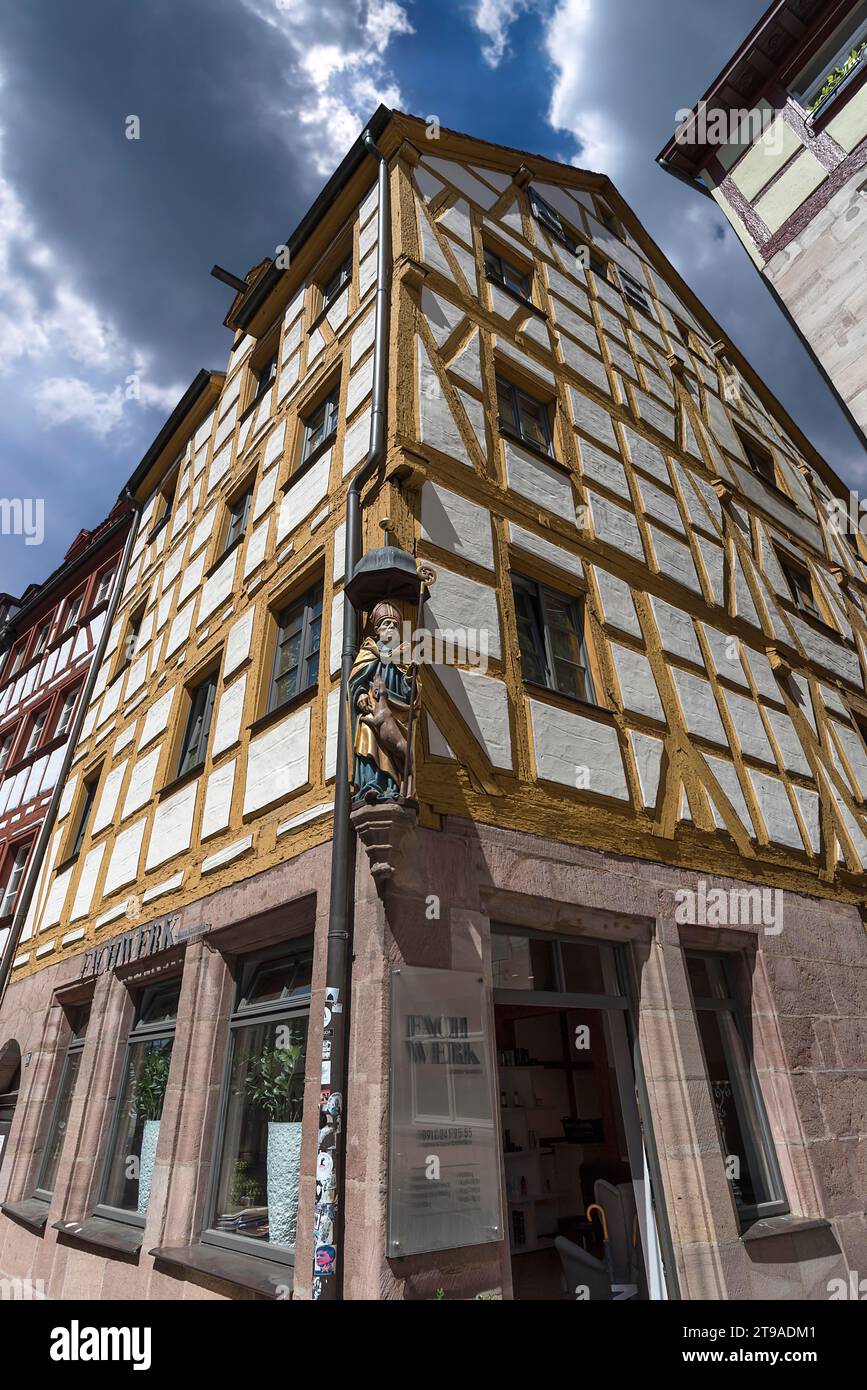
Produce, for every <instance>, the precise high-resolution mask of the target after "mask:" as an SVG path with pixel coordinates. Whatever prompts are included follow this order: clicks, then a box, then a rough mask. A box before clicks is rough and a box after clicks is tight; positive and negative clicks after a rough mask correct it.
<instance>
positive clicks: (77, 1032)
mask: <svg viewBox="0 0 867 1390" xmlns="http://www.w3.org/2000/svg"><path fill="white" fill-rule="evenodd" d="M89 1018H90V1005H89V1004H82V1005H80V1006H79V1007H78V1008H75V1009H73V1010H72V1014H71V1018H70V1025H71V1028H72V1036H71V1038H70V1040H69V1046H68V1048H67V1049H66V1060H65V1062H64V1064H63V1073H62V1075H61V1078H60V1086H59V1087H58V1090H57V1100H56V1101H55V1103H54V1110H53V1112H52V1115H51V1123H50V1124H49V1126H48V1135H47V1137H46V1140H45V1148H44V1149H43V1151H42V1162H41V1164H40V1166H39V1175H38V1177H37V1180H36V1190H35V1195H36V1196H37V1197H42V1198H43V1199H44V1200H45V1201H49V1200H50V1198H51V1194H52V1193H53V1191H54V1183H55V1180H56V1178H57V1165H58V1163H59V1162H60V1153H61V1150H62V1148H63V1141H64V1139H65V1137H66V1127H67V1125H68V1123H69V1111H70V1108H71V1106H72V1098H73V1096H74V1095H75V1086H76V1082H77V1081H78V1073H79V1069H80V1067H81V1054H82V1052H83V1051H84V1043H85V1039H86V1037H87V1024H88V1021H89Z"/></svg>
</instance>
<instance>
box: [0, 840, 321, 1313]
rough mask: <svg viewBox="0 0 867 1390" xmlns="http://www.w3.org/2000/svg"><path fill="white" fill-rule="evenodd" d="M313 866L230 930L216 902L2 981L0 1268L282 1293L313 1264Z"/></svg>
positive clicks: (90, 1295)
mask: <svg viewBox="0 0 867 1390" xmlns="http://www.w3.org/2000/svg"><path fill="white" fill-rule="evenodd" d="M322 862H323V856H322V855H321V854H319V853H318V852H317V851H312V852H311V853H310V855H309V856H307V860H306V863H305V864H302V865H299V864H298V863H296V865H295V874H294V879H295V882H296V886H297V887H300V888H301V890H302V891H301V892H300V894H296V895H294V896H291V897H290V896H289V895H288V894H287V892H286V884H285V881H284V879H283V878H281V881H280V882H279V883H278V882H272V883H270V884H265V885H264V886H263V885H262V884H260V885H259V893H258V898H259V901H260V903H261V904H262V906H263V907H264V908H265V910H263V911H260V912H258V913H257V914H255V915H254V916H249V917H246V918H241V919H236V920H233V917H234V914H235V912H236V910H237V906H238V902H239V895H237V894H236V893H234V892H233V891H232V890H228V891H227V890H223V891H222V892H217V893H215V894H213V895H212V896H211V897H210V898H208V899H204V900H202V901H200V902H199V903H198V904H196V905H193V906H191V907H189V908H187V909H183V910H181V911H179V912H177V913H174V914H171V915H169V916H163V917H161V918H156V919H153V920H152V921H150V922H146V923H143V924H141V925H136V926H133V927H130V928H129V929H128V930H127V931H125V932H122V933H119V934H118V935H117V936H115V937H113V938H111V939H110V940H107V941H103V942H101V943H100V944H99V946H98V947H96V948H93V947H92V948H90V949H88V950H87V951H84V952H81V953H80V954H79V955H77V956H71V957H69V958H68V959H67V960H66V961H64V962H63V963H62V964H59V965H57V966H51V967H48V968H46V969H44V970H42V971H39V972H37V973H35V974H32V975H31V976H29V977H28V978H27V979H25V980H22V981H20V982H17V983H15V984H14V985H12V986H11V987H10V989H9V991H8V993H7V996H6V1000H5V1002H4V1010H3V1018H4V1028H5V1029H6V1030H7V1032H9V1033H10V1034H11V1037H12V1038H13V1039H14V1040H15V1042H14V1046H15V1048H16V1049H17V1047H18V1046H19V1042H18V1040H19V1039H20V1040H21V1043H20V1045H21V1050H22V1052H23V1055H24V1059H25V1062H26V1065H25V1066H24V1067H23V1068H22V1078H23V1079H22V1082H21V1086H20V1103H19V1104H18V1106H17V1107H16V1109H15V1111H14V1118H13V1117H12V1116H11V1115H10V1119H11V1135H10V1139H9V1147H8V1152H7V1158H8V1162H7V1163H6V1164H4V1170H3V1196H2V1199H0V1200H2V1215H0V1271H2V1272H3V1273H4V1274H6V1275H9V1276H12V1277H15V1278H17V1279H22V1280H29V1281H31V1283H33V1284H34V1285H35V1284H36V1282H37V1281H38V1284H39V1287H40V1288H43V1289H44V1290H45V1292H46V1294H47V1296H48V1297H50V1298H87V1299H100V1298H145V1299H147V1298H174V1297H188V1298H232V1299H238V1298H257V1297H258V1298H266V1299H288V1298H290V1297H292V1295H293V1287H294V1275H295V1264H296V1259H298V1258H299V1252H302V1253H301V1256H300V1257H301V1258H303V1259H304V1266H305V1271H306V1267H307V1264H308V1262H309V1259H310V1257H311V1240H312V1230H311V1223H312V1215H311V1214H310V1213H311V1212H312V1207H311V1203H310V1190H309V1187H308V1193H307V1204H306V1206H305V1205H304V1204H303V1203H302V1199H301V1189H302V1185H303V1174H304V1173H305V1172H306V1173H310V1174H312V1172H313V1169H314V1167H315V1154H316V1147H317V1145H316V1138H317V1136H316V1128H317V1121H318V1104H317V1102H318V1079H319V1078H318V1073H317V1074H316V1075H315V1076H313V1075H311V1076H310V1077H309V1078H308V1055H309V1049H308V1028H309V1022H310V1018H311V1016H318V1015H319V1014H321V1005H320V1008H319V1009H318V1010H316V1009H312V1007H311V1001H313V1000H314V999H315V997H316V994H317V991H319V994H320V997H321V996H322V993H323V986H322V983H320V981H319V979H318V975H317V970H319V969H321V962H320V961H319V959H318V956H319V952H318V950H317V949H316V948H315V946H314V935H315V923H316V903H317V896H316V892H315V884H316V883H317V882H318V880H317V873H318V872H319V869H320V868H321V863H322ZM305 878H308V879H309V887H310V888H311V889H313V890H314V891H304V888H305V885H304V880H305ZM269 900H270V902H271V903H272V904H273V905H272V906H266V904H267V903H268V902H269ZM277 903H279V907H277V906H276V904H277ZM11 1048H12V1044H11V1043H10V1044H9V1045H7V1048H6V1049H4V1056H5V1055H6V1054H7V1053H8V1054H9V1055H10V1056H11V1055H12V1053H11ZM16 1056H17V1052H16ZM16 1075H17V1073H16ZM308 1083H309V1084H308ZM3 1099H4V1100H5V1099H6V1098H5V1097H4V1098H3ZM302 1211H303V1212H304V1217H302V1215H301V1213H302Z"/></svg>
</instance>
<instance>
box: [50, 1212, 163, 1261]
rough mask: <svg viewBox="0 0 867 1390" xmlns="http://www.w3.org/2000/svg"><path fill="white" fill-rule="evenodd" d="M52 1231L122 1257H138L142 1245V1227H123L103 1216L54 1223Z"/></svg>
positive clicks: (119, 1223)
mask: <svg viewBox="0 0 867 1390" xmlns="http://www.w3.org/2000/svg"><path fill="white" fill-rule="evenodd" d="M52 1230H55V1231H60V1233H61V1235H64V1236H67V1237H69V1238H70V1239H72V1240H80V1241H81V1242H82V1243H83V1244H85V1245H93V1246H96V1248H97V1249H98V1250H113V1251H116V1252H118V1253H119V1254H122V1255H138V1252H139V1250H140V1249H141V1247H142V1245H143V1244H144V1227H143V1226H124V1225H123V1224H122V1223H121V1222H120V1221H108V1220H107V1219H106V1218H105V1217H104V1216H90V1217H88V1218H87V1220H86V1221H54V1222H52Z"/></svg>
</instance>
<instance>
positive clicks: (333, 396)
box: [301, 382, 340, 463]
mask: <svg viewBox="0 0 867 1390" xmlns="http://www.w3.org/2000/svg"><path fill="white" fill-rule="evenodd" d="M339 403H340V383H339V382H338V383H337V384H336V385H335V386H333V387H332V388H331V390H330V391H329V392H328V395H327V396H326V397H325V399H324V400H322V401H320V402H319V404H318V405H317V406H316V408H315V410H312V411H311V412H310V414H309V415H308V416H307V418H306V419H305V420H304V422H303V424H304V440H303V444H302V448H301V462H302V463H307V462H309V461H310V460H311V459H312V458H313V457H314V456H315V455H317V454H318V453H319V452H320V450H323V449H324V448H325V447H326V445H327V444H328V443H329V442H330V441H331V440H332V439H333V438H334V436H335V435H336V433H337V414H338V406H339Z"/></svg>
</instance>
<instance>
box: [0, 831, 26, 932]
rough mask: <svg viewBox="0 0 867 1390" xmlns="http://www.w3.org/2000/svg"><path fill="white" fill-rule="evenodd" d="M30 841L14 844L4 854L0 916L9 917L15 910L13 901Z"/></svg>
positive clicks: (19, 883)
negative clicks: (5, 854)
mask: <svg viewBox="0 0 867 1390" xmlns="http://www.w3.org/2000/svg"><path fill="white" fill-rule="evenodd" d="M32 843H33V842H32V840H26V841H24V842H23V843H22V844H19V845H15V846H14V848H12V849H10V850H9V853H8V854H7V856H6V864H5V866H4V874H3V888H2V894H0V917H9V916H10V915H11V914H12V913H13V912H14V911H15V901H16V899H17V897H18V890H19V889H20V887H21V880H22V878H23V877H24V870H25V868H26V867H27V859H28V856H29V854H30V846H31V844H32Z"/></svg>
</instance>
